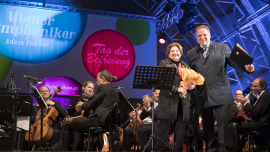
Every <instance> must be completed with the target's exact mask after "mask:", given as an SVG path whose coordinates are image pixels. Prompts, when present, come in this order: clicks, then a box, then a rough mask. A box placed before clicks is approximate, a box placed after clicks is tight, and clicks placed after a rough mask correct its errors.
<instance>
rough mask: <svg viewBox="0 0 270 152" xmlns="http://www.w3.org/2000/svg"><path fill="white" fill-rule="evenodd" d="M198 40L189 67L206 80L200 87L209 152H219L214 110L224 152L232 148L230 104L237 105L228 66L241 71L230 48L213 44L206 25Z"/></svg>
mask: <svg viewBox="0 0 270 152" xmlns="http://www.w3.org/2000/svg"><path fill="white" fill-rule="evenodd" d="M196 36H197V40H198V42H199V45H197V46H195V47H194V48H193V49H191V50H190V51H189V52H188V53H187V59H188V63H189V66H190V67H191V68H192V69H193V70H195V71H196V72H198V73H200V74H202V75H203V76H204V77H205V82H204V84H203V85H201V86H196V94H197V100H196V101H197V105H198V107H200V108H201V116H202V122H203V127H204V129H203V131H204V137H205V141H206V144H207V145H208V147H209V149H208V150H209V151H217V145H218V144H217V142H216V141H215V138H214V137H215V134H214V125H213V124H214V123H213V121H214V119H213V110H214V111H215V116H216V120H217V125H218V134H219V135H218V137H219V146H220V151H227V150H228V147H229V140H230V139H229V134H228V132H229V122H228V108H227V104H228V103H231V102H233V94H232V91H231V88H230V83H229V80H228V74H227V71H226V66H227V65H230V66H232V67H234V68H236V69H238V70H241V68H239V66H237V65H236V64H235V63H234V62H233V61H232V60H231V59H230V54H231V51H230V48H229V47H228V46H227V45H226V44H220V43H215V42H213V41H210V37H211V34H210V29H209V27H207V26H206V25H201V26H198V27H197V29H196ZM245 68H246V70H247V72H253V71H254V66H253V65H246V66H245ZM241 71H242V70H241Z"/></svg>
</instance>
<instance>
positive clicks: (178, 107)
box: [155, 43, 195, 151]
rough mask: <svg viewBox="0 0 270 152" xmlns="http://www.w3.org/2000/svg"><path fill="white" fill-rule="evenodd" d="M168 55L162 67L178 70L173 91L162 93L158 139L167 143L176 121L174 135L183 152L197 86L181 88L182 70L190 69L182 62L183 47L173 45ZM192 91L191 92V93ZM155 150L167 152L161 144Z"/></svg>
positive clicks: (178, 147) (156, 145)
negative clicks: (191, 105)
mask: <svg viewBox="0 0 270 152" xmlns="http://www.w3.org/2000/svg"><path fill="white" fill-rule="evenodd" d="M166 54H167V55H168V56H169V59H165V60H162V61H161V62H160V65H159V66H161V67H174V68H176V69H177V71H176V74H175V78H174V82H173V84H172V85H173V87H172V90H161V91H160V102H159V108H158V113H157V118H158V119H160V123H159V128H158V133H157V137H158V138H159V139H161V140H162V141H163V142H165V143H167V141H168V138H169V136H168V135H169V131H170V128H171V122H172V120H174V124H175V125H174V126H175V129H174V133H175V141H176V147H175V150H176V151H183V142H184V137H185V122H186V121H190V103H191V102H195V97H194V94H193V93H192V92H193V91H192V90H193V89H194V88H195V84H190V83H186V85H185V87H181V86H180V85H179V84H180V81H181V68H182V67H183V66H184V67H189V66H188V65H187V64H186V63H185V62H183V61H181V60H180V57H181V55H182V54H183V49H182V46H181V45H180V44H179V43H171V44H170V45H169V46H168V47H167V51H166ZM190 90H191V91H190ZM180 93H182V94H186V95H187V97H186V98H181V97H180V96H179V94H180ZM155 150H157V151H165V150H166V149H165V146H164V145H163V144H162V143H161V142H157V143H156V144H155Z"/></svg>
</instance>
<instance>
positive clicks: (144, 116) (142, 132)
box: [138, 90, 160, 149]
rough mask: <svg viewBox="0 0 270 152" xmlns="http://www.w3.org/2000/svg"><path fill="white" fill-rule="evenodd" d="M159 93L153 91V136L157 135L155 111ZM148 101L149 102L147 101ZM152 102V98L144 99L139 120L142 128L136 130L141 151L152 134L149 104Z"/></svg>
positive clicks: (158, 91)
mask: <svg viewBox="0 0 270 152" xmlns="http://www.w3.org/2000/svg"><path fill="white" fill-rule="evenodd" d="M159 93H160V90H155V92H154V134H155V135H156V134H157V131H158V124H159V122H158V120H157V111H158V101H159ZM150 97H151V96H150ZM149 100H150V101H149ZM151 101H152V98H150V99H149V98H147V99H145V98H144V101H143V102H144V106H145V108H143V110H142V111H141V113H140V118H141V120H143V121H142V122H143V125H142V128H140V129H138V134H139V137H140V145H141V149H144V147H145V145H146V143H147V141H148V140H149V137H150V135H151V133H152V118H153V117H152V110H151V106H150V103H151Z"/></svg>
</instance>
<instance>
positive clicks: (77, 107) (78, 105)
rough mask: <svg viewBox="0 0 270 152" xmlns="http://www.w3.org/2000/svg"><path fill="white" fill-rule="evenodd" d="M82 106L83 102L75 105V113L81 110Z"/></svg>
mask: <svg viewBox="0 0 270 152" xmlns="http://www.w3.org/2000/svg"><path fill="white" fill-rule="evenodd" d="M82 104H83V102H81V101H80V102H78V103H77V105H76V110H77V111H81V110H82Z"/></svg>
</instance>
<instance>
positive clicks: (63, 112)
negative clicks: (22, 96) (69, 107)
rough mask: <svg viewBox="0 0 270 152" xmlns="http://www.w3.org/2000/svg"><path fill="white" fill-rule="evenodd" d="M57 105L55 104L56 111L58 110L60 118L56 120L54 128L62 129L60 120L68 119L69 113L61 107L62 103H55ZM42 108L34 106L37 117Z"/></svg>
mask: <svg viewBox="0 0 270 152" xmlns="http://www.w3.org/2000/svg"><path fill="white" fill-rule="evenodd" d="M53 102H54V103H55V104H54V107H55V109H56V110H57V112H58V116H57V118H56V119H55V121H54V122H53V123H52V127H53V128H54V129H59V130H60V129H61V123H60V120H59V118H65V117H67V116H68V115H67V112H66V110H65V109H64V108H63V106H62V105H61V103H60V102H58V101H53ZM39 109H40V107H39V106H38V105H36V106H34V109H33V110H34V115H35V116H36V115H37V112H38V111H39Z"/></svg>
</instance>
